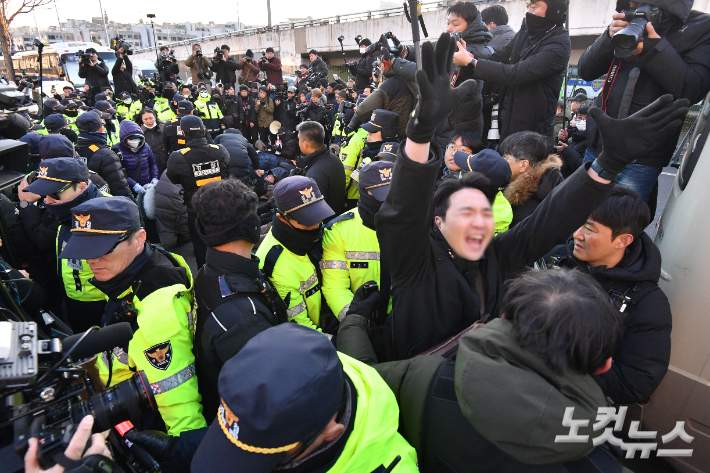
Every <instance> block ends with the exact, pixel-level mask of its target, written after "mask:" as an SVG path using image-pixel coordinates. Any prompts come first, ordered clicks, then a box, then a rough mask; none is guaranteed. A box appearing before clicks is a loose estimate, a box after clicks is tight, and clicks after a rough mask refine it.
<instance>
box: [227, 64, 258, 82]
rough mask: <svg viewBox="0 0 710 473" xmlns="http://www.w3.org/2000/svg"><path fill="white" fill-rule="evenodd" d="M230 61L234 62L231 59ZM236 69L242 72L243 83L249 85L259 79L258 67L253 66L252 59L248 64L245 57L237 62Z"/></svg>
mask: <svg viewBox="0 0 710 473" xmlns="http://www.w3.org/2000/svg"><path fill="white" fill-rule="evenodd" d="M232 61H234V60H233V59H232ZM235 62H236V61H235ZM237 69H239V70H240V71H242V72H241V74H242V78H244V82H245V83H247V84H251V83H252V82H254V81H255V80H256V78H257V77H259V66H257V65H256V64H254V58H252V61H251V62H249V61H247V58H246V57H245V58H244V59H242V60H241V61H239V63H237ZM235 77H236V76H235Z"/></svg>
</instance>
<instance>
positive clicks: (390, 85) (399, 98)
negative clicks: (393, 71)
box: [344, 77, 416, 139]
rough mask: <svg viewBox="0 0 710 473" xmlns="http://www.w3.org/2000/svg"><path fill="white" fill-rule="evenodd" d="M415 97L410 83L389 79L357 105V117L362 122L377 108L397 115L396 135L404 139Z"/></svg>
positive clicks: (399, 79) (400, 78) (397, 78)
mask: <svg viewBox="0 0 710 473" xmlns="http://www.w3.org/2000/svg"><path fill="white" fill-rule="evenodd" d="M415 96H416V93H415V88H414V87H413V86H412V85H411V83H410V82H408V81H407V80H406V79H404V78H402V77H390V78H388V79H387V80H385V81H384V82H383V83H382V84H381V85H380V86H379V87H378V88H377V89H375V90H374V91H373V92H372V93H371V94H370V95H368V96H367V98H366V99H365V100H363V101H362V103H361V104H360V105H358V107H357V116H358V118H359V119H360V121H361V122H363V120H365V118H367V117H368V116H369V115H370V114H371V113H372V112H373V111H375V110H377V109H378V108H381V109H383V110H389V111H390V112H394V113H396V114H397V115H399V126H398V127H397V134H398V136H399V138H400V139H404V138H405V137H406V130H407V123H409V117H410V116H411V114H412V110H414V103H415ZM344 125H348V123H344Z"/></svg>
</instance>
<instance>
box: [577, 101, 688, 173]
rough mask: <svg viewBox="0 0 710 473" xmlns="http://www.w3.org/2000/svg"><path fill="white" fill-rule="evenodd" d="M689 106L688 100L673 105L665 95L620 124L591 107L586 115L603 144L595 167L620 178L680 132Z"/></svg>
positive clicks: (618, 121)
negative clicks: (595, 125)
mask: <svg viewBox="0 0 710 473" xmlns="http://www.w3.org/2000/svg"><path fill="white" fill-rule="evenodd" d="M688 105H690V102H689V101H688V100H687V99H681V100H675V101H674V100H673V96H672V95H671V94H667V95H664V96H662V97H659V98H658V99H657V100H656V101H655V102H653V103H652V104H650V105H648V106H646V107H645V108H643V109H641V110H639V111H638V112H636V113H634V114H633V115H631V116H630V117H627V118H624V119H621V120H619V119H614V118H611V117H610V116H609V115H607V114H605V113H604V112H602V111H601V110H600V109H599V108H597V107H594V108H593V109H591V110H590V111H589V115H591V116H592V118H593V119H594V122H595V123H596V124H597V127H598V128H599V133H600V134H601V136H602V144H603V148H602V152H601V153H599V155H598V156H597V164H598V165H599V166H601V167H602V168H604V170H605V171H608V172H610V173H612V174H620V173H621V171H623V170H624V168H625V167H626V166H627V165H628V164H630V163H632V162H633V161H634V160H636V159H638V158H642V157H643V156H644V155H646V154H647V153H649V152H650V151H651V150H652V149H653V148H655V147H656V146H658V145H659V144H660V143H661V142H662V141H665V140H666V139H668V135H669V134H670V133H672V132H673V131H674V130H677V129H678V128H680V126H681V125H682V124H683V119H684V118H685V116H686V115H687V114H688Z"/></svg>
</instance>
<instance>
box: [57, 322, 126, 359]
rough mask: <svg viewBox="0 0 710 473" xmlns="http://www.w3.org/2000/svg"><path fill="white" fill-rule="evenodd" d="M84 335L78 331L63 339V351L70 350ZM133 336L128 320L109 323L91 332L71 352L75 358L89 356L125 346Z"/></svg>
mask: <svg viewBox="0 0 710 473" xmlns="http://www.w3.org/2000/svg"><path fill="white" fill-rule="evenodd" d="M82 335H84V334H83V333H78V334H76V335H71V336H69V337H67V338H65V339H64V340H62V353H66V352H68V351H69V350H70V349H71V348H72V347H73V346H74V345H75V344H76V343H77V342H78V341H79V339H80V338H81V336H82ZM132 338H133V330H131V324H129V323H128V322H121V323H118V324H113V325H109V326H107V327H104V328H100V329H98V330H95V331H93V332H91V333H89V334H88V335H87V336H86V338H84V340H82V341H81V343H80V344H79V345H77V347H76V349H74V351H73V352H72V353H71V357H72V358H73V359H74V360H80V359H82V358H89V357H92V356H94V355H96V354H97V353H102V352H105V351H109V350H112V349H113V348H114V347H122V346H125V345H126V344H127V343H128V342H129V341H130V340H131V339H132Z"/></svg>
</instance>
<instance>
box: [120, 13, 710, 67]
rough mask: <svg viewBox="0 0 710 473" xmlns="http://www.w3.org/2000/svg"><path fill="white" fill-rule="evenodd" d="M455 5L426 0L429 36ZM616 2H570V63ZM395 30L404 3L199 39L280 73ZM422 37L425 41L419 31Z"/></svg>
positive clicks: (402, 27)
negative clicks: (265, 59) (272, 59)
mask: <svg viewBox="0 0 710 473" xmlns="http://www.w3.org/2000/svg"><path fill="white" fill-rule="evenodd" d="M451 3H454V2H453V1H451V0H443V1H438V2H425V3H424V4H423V5H422V12H423V13H422V16H423V18H424V23H425V25H426V28H427V30H428V32H429V37H428V38H427V39H428V40H433V39H436V38H437V37H438V36H439V34H441V32H442V31H444V29H445V27H446V8H447V7H448V5H449V4H451ZM475 3H477V4H479V5H478V8H479V10H482V9H484V8H486V7H488V6H490V5H494V4H499V5H502V6H504V7H505V9H506V10H507V11H508V16H509V19H510V20H509V24H510V25H511V26H512V27H513V28H515V29H516V30H517V29H519V28H520V25H521V23H522V21H523V18H524V17H525V2H524V1H523V0H481V1H476V2H475ZM615 6H616V0H571V2H570V36H571V39H572V57H571V58H570V64H576V63H577V61H578V59H579V57H580V56H581V54H582V53H583V52H584V50H585V49H586V48H587V47H588V46H589V45H590V44H592V42H593V41H594V40H595V39H596V38H597V37H598V36H599V35H600V34H601V33H602V32H603V31H604V30H605V29H606V27H607V25H608V24H609V23H610V21H611V16H612V14H613V12H614V7H615ZM694 8H695V9H696V10H700V11H704V12H710V0H695V5H694ZM387 31H391V32H393V33H394V34H395V35H396V36H397V37H398V38H399V39H400V41H402V42H403V43H404V44H412V31H411V27H410V25H409V22H408V21H407V19H406V17H405V16H404V10H403V8H402V7H399V8H391V9H387V10H377V11H370V12H362V13H358V14H350V15H342V16H336V17H329V18H323V19H317V20H305V21H299V22H294V23H289V24H280V25H276V26H274V27H273V28H271V29H268V28H254V29H249V30H242V31H237V32H233V33H226V34H222V35H217V36H211V37H207V38H202V40H201V41H200V44H201V45H202V50H203V52H204V53H205V54H209V55H210V56H211V55H212V51H213V50H214V48H215V47H219V46H221V45H222V44H228V45H229V46H230V48H231V52H232V55H233V56H237V57H238V58H241V57H243V56H244V54H245V53H246V50H247V49H251V50H252V51H254V54H255V55H256V56H257V57H258V56H260V53H261V52H263V51H264V50H265V49H266V48H267V47H269V46H271V47H273V48H274V50H275V51H276V55H277V56H279V57H280V58H281V63H282V64H283V69H284V72H289V73H293V72H294V71H295V70H296V69H297V68H298V66H299V65H300V64H302V63H306V64H308V62H309V60H308V51H309V50H311V49H315V50H317V51H319V52H320V53H321V56H322V57H323V59H324V60H325V61H326V63H328V65H329V66H330V67H332V66H343V64H344V63H345V61H344V60H343V55H342V52H341V49H340V43H339V42H338V39H337V38H338V37H339V36H341V35H342V36H344V37H345V40H344V42H343V45H344V48H345V53H346V56H347V60H348V61H350V60H352V59H358V58H359V57H360V55H359V53H358V51H357V44H356V43H355V39H354V38H355V36H357V35H362V37H363V38H370V39H371V40H373V41H374V40H375V39H376V38H379V36H380V35H381V34H382V33H385V32H387ZM422 39H424V37H423V34H422ZM194 43H195V41H189V42H188V41H185V42H179V43H170V44H168V46H169V47H170V48H171V49H173V50H174V51H175V56H176V58H177V59H178V60H179V61H180V62H181V75H182V76H183V78H187V77H189V72H188V70H187V69H186V68H185V67H184V65H183V64H182V62H183V61H184V60H185V59H186V58H187V56H188V55H189V54H190V53H191V51H192V44H194ZM133 57H134V58H145V59H153V60H155V48H150V49H144V50H141V51H136V52H135V54H134V55H133Z"/></svg>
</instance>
